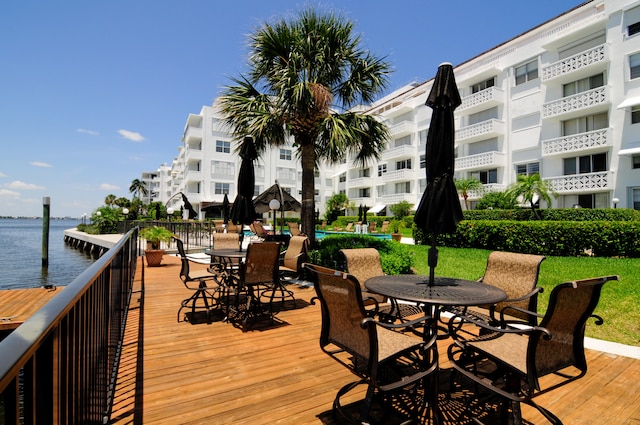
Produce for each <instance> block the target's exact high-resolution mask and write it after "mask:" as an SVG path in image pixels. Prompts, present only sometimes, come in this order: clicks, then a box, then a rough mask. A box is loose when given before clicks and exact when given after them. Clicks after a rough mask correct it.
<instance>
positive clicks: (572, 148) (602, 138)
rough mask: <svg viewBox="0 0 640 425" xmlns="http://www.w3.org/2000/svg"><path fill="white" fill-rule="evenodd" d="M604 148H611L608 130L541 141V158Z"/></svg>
mask: <svg viewBox="0 0 640 425" xmlns="http://www.w3.org/2000/svg"><path fill="white" fill-rule="evenodd" d="M604 146H611V135H610V130H609V129H608V128H604V129H601V130H595V131H589V132H586V133H579V134H572V135H570V136H565V137H558V138H556V139H548V140H543V141H542V156H551V155H560V154H565V153H571V152H583V151H586V150H591V149H597V148H600V147H604Z"/></svg>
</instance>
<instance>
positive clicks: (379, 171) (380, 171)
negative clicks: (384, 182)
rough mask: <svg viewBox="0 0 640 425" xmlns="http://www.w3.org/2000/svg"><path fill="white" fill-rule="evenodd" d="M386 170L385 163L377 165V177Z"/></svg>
mask: <svg viewBox="0 0 640 425" xmlns="http://www.w3.org/2000/svg"><path fill="white" fill-rule="evenodd" d="M386 172H387V164H380V165H378V177H381V176H382V175H383V174H384V173H386Z"/></svg>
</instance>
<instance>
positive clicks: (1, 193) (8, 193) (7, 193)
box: [0, 189, 20, 198]
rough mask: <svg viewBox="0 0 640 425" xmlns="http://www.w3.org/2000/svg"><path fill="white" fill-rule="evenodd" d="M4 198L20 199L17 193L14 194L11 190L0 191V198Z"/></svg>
mask: <svg viewBox="0 0 640 425" xmlns="http://www.w3.org/2000/svg"><path fill="white" fill-rule="evenodd" d="M5 196H6V197H12V198H13V197H15V198H18V197H20V194H19V193H18V192H14V191H13V190H7V189H0V197H5Z"/></svg>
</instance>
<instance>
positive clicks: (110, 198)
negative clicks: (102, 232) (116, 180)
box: [104, 194, 116, 207]
mask: <svg viewBox="0 0 640 425" xmlns="http://www.w3.org/2000/svg"><path fill="white" fill-rule="evenodd" d="M115 203H116V195H114V194H110V195H107V196H106V197H105V198H104V204H105V205H106V206H108V207H111V206H113V205H114V204H115Z"/></svg>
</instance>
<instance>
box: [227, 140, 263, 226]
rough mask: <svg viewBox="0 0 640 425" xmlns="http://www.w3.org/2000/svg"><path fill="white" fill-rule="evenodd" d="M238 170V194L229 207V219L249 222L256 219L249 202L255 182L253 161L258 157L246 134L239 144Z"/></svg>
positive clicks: (235, 221) (239, 222) (236, 222)
mask: <svg viewBox="0 0 640 425" xmlns="http://www.w3.org/2000/svg"><path fill="white" fill-rule="evenodd" d="M240 158H241V161H240V172H239V173H238V194H237V195H236V199H235V200H234V201H233V206H232V207H231V216H230V217H229V218H230V219H231V221H233V222H234V223H235V224H251V223H253V221H254V220H255V219H256V210H255V208H254V206H253V202H251V198H253V191H254V187H255V184H256V179H255V173H254V170H253V161H255V160H256V159H257V158H258V153H257V152H256V147H255V145H254V144H253V137H250V136H247V137H245V138H244V140H243V141H242V145H241V146H240Z"/></svg>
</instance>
